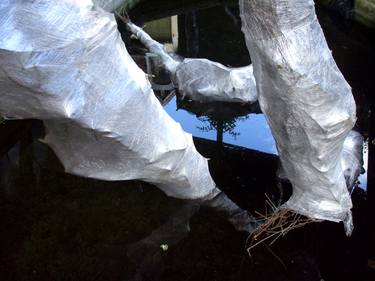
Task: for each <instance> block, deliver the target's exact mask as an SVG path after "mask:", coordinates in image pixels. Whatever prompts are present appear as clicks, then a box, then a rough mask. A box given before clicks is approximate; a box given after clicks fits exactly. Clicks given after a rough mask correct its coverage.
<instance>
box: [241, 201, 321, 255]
mask: <svg viewBox="0 0 375 281" xmlns="http://www.w3.org/2000/svg"><path fill="white" fill-rule="evenodd" d="M266 197H267V200H266V205H267V206H268V208H267V206H266V210H268V209H270V208H271V212H270V213H269V214H268V212H266V214H261V213H259V212H256V214H257V215H258V221H263V222H264V223H262V224H261V225H259V226H258V228H257V229H255V231H254V232H253V233H251V234H250V235H249V237H248V239H247V241H246V250H247V252H248V254H249V255H251V254H250V252H251V250H252V249H253V248H255V247H256V246H258V245H260V244H263V243H265V244H267V245H268V246H271V245H272V244H274V243H275V242H276V241H277V240H278V239H279V238H281V237H283V236H285V235H286V234H287V233H289V232H290V231H292V230H294V229H297V228H301V227H303V226H305V225H307V224H310V223H314V222H319V221H320V220H317V219H311V218H308V217H305V216H303V215H300V214H297V213H295V212H294V211H292V210H290V209H287V208H283V207H280V206H275V205H274V204H273V203H272V201H271V200H270V199H269V198H268V196H267V195H266Z"/></svg>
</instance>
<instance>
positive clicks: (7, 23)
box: [0, 0, 219, 199]
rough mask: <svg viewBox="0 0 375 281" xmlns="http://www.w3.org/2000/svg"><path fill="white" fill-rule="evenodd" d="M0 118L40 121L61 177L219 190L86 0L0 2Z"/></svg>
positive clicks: (195, 194) (112, 24)
mask: <svg viewBox="0 0 375 281" xmlns="http://www.w3.org/2000/svg"><path fill="white" fill-rule="evenodd" d="M0 38H1V41H0V114H1V115H3V116H8V117H13V118H18V119H24V118H36V119H41V120H44V123H45V127H46V136H45V139H44V142H46V143H47V144H48V145H49V146H50V147H51V148H52V149H53V150H54V152H55V153H56V155H57V156H58V158H59V159H60V160H61V162H62V164H63V165H64V167H65V169H66V171H67V172H69V173H72V174H76V175H80V176H84V177H90V178H96V179H102V180H131V179H140V180H144V181H146V182H150V183H153V184H155V185H156V186H158V187H159V188H160V189H162V190H163V191H164V192H165V193H167V194H168V195H170V196H174V197H178V198H186V199H195V198H211V197H214V196H215V195H216V194H218V192H219V191H218V189H217V188H216V186H215V183H214V182H213V180H212V178H211V176H210V173H209V170H208V164H207V159H205V158H204V157H202V156H201V155H200V154H199V153H198V152H197V151H196V149H195V146H194V143H193V140H192V137H191V135H190V134H187V133H185V132H184V131H183V130H182V128H181V126H180V125H179V124H178V123H176V122H175V121H174V120H172V119H171V118H170V117H169V116H168V114H167V113H166V112H165V111H164V109H163V108H162V106H161V105H160V103H159V101H158V100H157V99H156V97H155V96H154V94H153V91H152V89H151V86H150V83H149V81H148V80H147V78H146V75H145V73H143V72H142V70H141V69H140V68H139V67H138V66H137V65H136V64H135V62H134V61H133V60H132V58H131V57H130V56H129V54H128V52H127V50H126V48H125V45H124V43H123V42H122V40H121V36H120V34H119V32H118V31H117V24H116V21H115V18H114V16H113V15H112V14H109V13H107V12H105V11H104V10H103V9H101V8H99V7H97V6H95V5H93V4H92V2H91V1H89V0H79V1H78V0H61V1H47V0H41V1H38V2H35V1H25V0H5V1H2V2H1V4H0Z"/></svg>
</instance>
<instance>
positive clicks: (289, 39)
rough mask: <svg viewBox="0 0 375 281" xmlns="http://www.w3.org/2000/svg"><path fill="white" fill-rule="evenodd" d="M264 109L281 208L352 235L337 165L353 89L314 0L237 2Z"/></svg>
mask: <svg viewBox="0 0 375 281" xmlns="http://www.w3.org/2000/svg"><path fill="white" fill-rule="evenodd" d="M240 10H241V18H242V25H243V26H242V29H243V32H244V34H245V37H246V43H247V47H248V49H249V52H250V55H251V58H252V62H253V66H254V75H255V79H256V83H257V90H258V96H259V97H258V99H259V103H260V106H261V109H262V111H263V112H264V114H265V115H266V117H267V121H268V123H269V125H270V127H271V129H272V133H273V135H274V137H275V139H276V142H277V148H278V152H279V155H280V159H281V162H282V165H283V168H284V169H285V173H286V176H287V178H288V179H289V180H290V181H291V183H292V185H293V195H292V197H291V198H290V199H289V201H288V202H287V203H286V204H285V205H284V207H286V208H289V209H292V210H294V211H295V212H297V213H300V214H303V215H306V216H309V217H312V218H317V219H324V220H330V221H336V222H338V221H344V222H345V226H346V230H347V233H348V234H350V231H351V228H352V224H351V211H350V209H351V207H352V203H351V199H350V196H349V193H348V190H347V188H346V183H345V178H344V176H343V170H342V166H341V156H342V150H343V143H344V140H345V137H346V136H347V135H348V133H349V131H350V129H351V128H352V127H353V124H354V122H355V120H356V117H355V113H356V110H355V103H354V100H353V97H352V94H351V88H350V86H349V85H348V84H347V83H346V81H345V79H344V77H343V76H342V74H341V73H340V71H339V69H338V68H337V66H336V64H335V62H334V60H333V58H332V55H331V52H330V50H329V48H328V46H327V43H326V41H325V38H324V35H323V32H322V30H321V27H320V25H319V23H318V21H317V18H316V15H315V10H314V2H313V1H312V0H240Z"/></svg>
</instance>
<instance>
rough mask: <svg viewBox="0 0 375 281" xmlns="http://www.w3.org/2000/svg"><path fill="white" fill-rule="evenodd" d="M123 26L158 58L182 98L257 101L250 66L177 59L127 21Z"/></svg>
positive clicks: (251, 67) (204, 100) (140, 29)
mask: <svg viewBox="0 0 375 281" xmlns="http://www.w3.org/2000/svg"><path fill="white" fill-rule="evenodd" d="M127 27H128V29H129V31H130V32H132V33H133V34H134V35H136V36H137V38H138V39H139V41H141V42H142V44H144V45H145V46H146V47H147V48H148V49H149V51H150V52H151V53H154V54H156V55H158V56H159V57H160V59H161V61H162V63H163V64H164V66H165V68H166V69H167V70H168V71H169V72H170V74H171V79H172V81H173V83H174V85H175V86H176V87H177V88H178V90H179V93H180V94H181V95H182V97H188V98H190V99H192V100H195V101H203V102H206V101H223V102H242V103H254V102H256V101H257V91H256V85H255V78H254V75H253V66H252V65H249V66H244V67H239V68H230V67H226V66H224V65H222V64H220V63H218V62H213V61H210V60H207V59H184V60H178V59H175V58H173V57H172V56H171V55H170V54H168V53H167V52H166V51H165V49H164V46H163V45H162V44H160V43H159V42H157V41H155V40H153V39H152V38H151V37H150V36H149V35H148V34H147V33H146V32H145V31H143V30H142V28H140V27H138V26H136V25H135V24H133V23H131V22H128V23H127Z"/></svg>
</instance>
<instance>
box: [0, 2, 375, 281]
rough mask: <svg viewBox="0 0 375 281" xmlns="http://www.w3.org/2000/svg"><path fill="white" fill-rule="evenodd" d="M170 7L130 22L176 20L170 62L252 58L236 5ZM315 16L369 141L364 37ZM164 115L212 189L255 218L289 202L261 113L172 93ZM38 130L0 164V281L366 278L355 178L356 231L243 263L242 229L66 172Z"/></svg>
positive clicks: (318, 237) (365, 218)
mask: <svg viewBox="0 0 375 281" xmlns="http://www.w3.org/2000/svg"><path fill="white" fill-rule="evenodd" d="M177 2H178V1H162V3H161V4H160V3H159V4H160V5H157V4H155V6H153V5H152V4H150V5H148V6H147V7H145V6H142V5H141V6H138V7H136V8H135V10H134V11H133V13H132V14H130V16H131V17H132V19H133V21H135V22H138V23H139V24H142V23H145V22H148V21H150V20H155V19H158V18H163V17H169V16H173V15H176V14H178V32H179V42H178V44H179V48H178V53H179V55H181V56H183V57H205V58H209V59H211V60H214V61H218V62H221V63H223V64H225V65H230V66H243V65H247V64H249V63H250V61H251V60H250V57H249V55H248V53H247V50H246V47H245V44H244V40H243V36H242V33H241V31H240V21H239V18H238V7H237V6H236V4H235V2H234V1H233V2H229V3H234V4H227V5H226V6H223V5H222V3H224V2H222V1H200V2H201V3H200V4H197V2H199V1H182V2H181V3H180V2H178V3H177ZM202 3H203V4H204V5H203V4H202ZM318 12H319V13H318V14H319V20H320V22H321V25H322V27H323V29H324V32H325V34H326V36H327V41H328V43H329V45H330V47H331V48H332V50H333V55H334V57H335V59H336V61H337V63H338V65H339V67H340V69H341V70H342V71H343V73H344V75H345V77H346V79H347V80H348V81H349V83H350V84H351V86H352V87H353V93H354V95H355V99H356V101H357V107H358V108H357V110H358V122H357V125H356V130H358V131H360V132H361V133H362V134H363V135H364V137H365V139H367V138H368V136H369V110H370V108H371V99H370V97H371V94H373V93H372V92H373V90H372V89H373V69H374V67H375V64H374V52H373V50H374V46H375V45H374V42H373V40H372V37H371V35H372V34H373V32H372V31H369V30H366V29H364V28H363V27H361V26H358V25H356V24H354V23H352V24H349V23H348V22H344V21H341V20H340V19H338V18H337V17H334V16H332V15H331V14H330V13H328V12H327V11H325V10H323V9H319V10H318ZM120 30H121V27H120ZM124 37H126V36H125V35H124ZM128 47H130V50H136V49H137V47H136V46H135V47H134V48H133V46H128ZM165 110H166V111H167V112H168V113H169V114H170V115H171V116H172V117H173V118H174V119H175V120H176V121H178V122H180V123H181V125H182V127H183V128H184V129H185V130H186V131H187V132H189V133H191V134H192V135H193V136H194V137H195V139H194V140H195V144H196V147H197V149H198V151H200V153H202V154H203V155H204V156H206V157H208V158H210V159H211V160H210V170H211V173H212V176H213V178H214V179H215V181H216V183H217V184H218V186H219V187H220V188H221V189H222V190H223V191H224V192H225V194H227V195H228V197H229V198H231V199H232V200H233V201H234V202H235V203H237V204H238V205H239V206H240V207H242V208H243V209H246V210H249V211H250V212H252V213H254V212H255V211H259V212H264V211H265V203H264V202H265V199H266V196H265V194H268V196H269V197H271V199H274V200H279V199H281V200H286V199H287V197H288V196H289V195H290V186H288V185H285V186H284V187H285V190H284V192H282V193H280V190H279V188H278V187H277V184H276V177H275V174H276V169H277V165H278V158H277V151H276V148H275V143H274V140H273V137H272V135H271V132H270V129H269V127H268V125H267V123H266V121H265V118H264V116H263V114H261V113H260V112H259V109H257V108H248V107H246V106H245V105H228V104H215V105H207V104H194V103H192V102H188V101H180V100H178V99H177V98H176V97H174V98H173V99H171V100H170V101H169V102H168V103H166V105H165ZM42 135H43V129H42V126H41V124H40V123H39V122H37V121H34V122H33V128H32V129H31V130H28V131H26V132H25V133H24V134H23V135H22V136H21V140H20V141H19V142H18V143H17V145H16V146H15V147H13V148H12V149H11V150H10V151H9V153H8V155H7V157H4V158H3V159H1V161H0V176H1V179H0V184H1V189H0V212H1V228H0V249H1V250H0V280H17V281H18V280H134V281H138V280H155V281H156V280H165V281H169V280H170V281H172V280H173V281H180V280H181V281H182V280H210V281H213V280H217V281H219V280H223V281H230V280H233V281H242V280H261V281H263V280H375V277H374V273H373V272H372V271H371V270H370V269H369V268H368V267H367V262H368V261H367V259H368V250H369V247H371V244H369V239H368V236H369V233H370V232H369V228H368V224H369V221H370V219H371V220H373V218H372V217H371V218H370V217H369V211H368V206H367V201H368V198H367V192H366V187H367V179H366V174H365V175H362V177H361V178H360V182H361V183H360V186H361V187H362V188H363V189H359V188H358V189H355V190H354V192H353V194H352V196H353V202H354V208H353V214H354V221H355V226H356V227H355V230H354V233H353V236H352V237H351V238H347V237H345V235H344V231H343V226H342V225H341V224H336V223H329V222H323V223H313V224H311V225H308V226H306V227H304V228H301V229H298V230H295V231H293V232H291V233H289V234H288V235H287V236H286V237H284V238H282V239H280V240H278V241H277V242H276V243H275V244H273V245H272V246H266V245H261V246H259V247H258V248H256V249H254V251H253V252H252V253H251V254H252V255H251V256H249V254H248V252H247V251H246V250H245V248H246V247H245V245H246V238H247V233H245V232H238V231H236V230H235V229H234V227H233V226H232V225H231V224H230V223H229V222H228V221H227V219H226V218H225V217H223V216H222V214H221V213H220V212H218V211H217V210H215V209H214V208H209V207H205V206H201V207H199V206H197V205H195V204H192V203H191V202H186V201H182V200H177V199H173V198H168V197H167V196H165V195H164V194H163V193H162V192H160V191H159V190H157V189H156V188H155V187H153V186H151V185H148V184H146V183H143V182H139V181H125V182H103V181H97V180H90V179H84V178H79V177H75V176H72V175H68V174H65V173H64V172H63V169H62V167H61V165H60V164H59V162H58V160H57V159H56V157H55V156H54V154H53V153H52V151H51V150H49V148H48V147H46V146H45V145H43V144H42V143H40V142H39V141H37V139H38V138H39V137H40V136H42ZM367 151H368V150H367V149H365V154H366V155H367V154H368V153H367ZM366 163H367V161H366ZM280 197H281V198H280Z"/></svg>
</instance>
